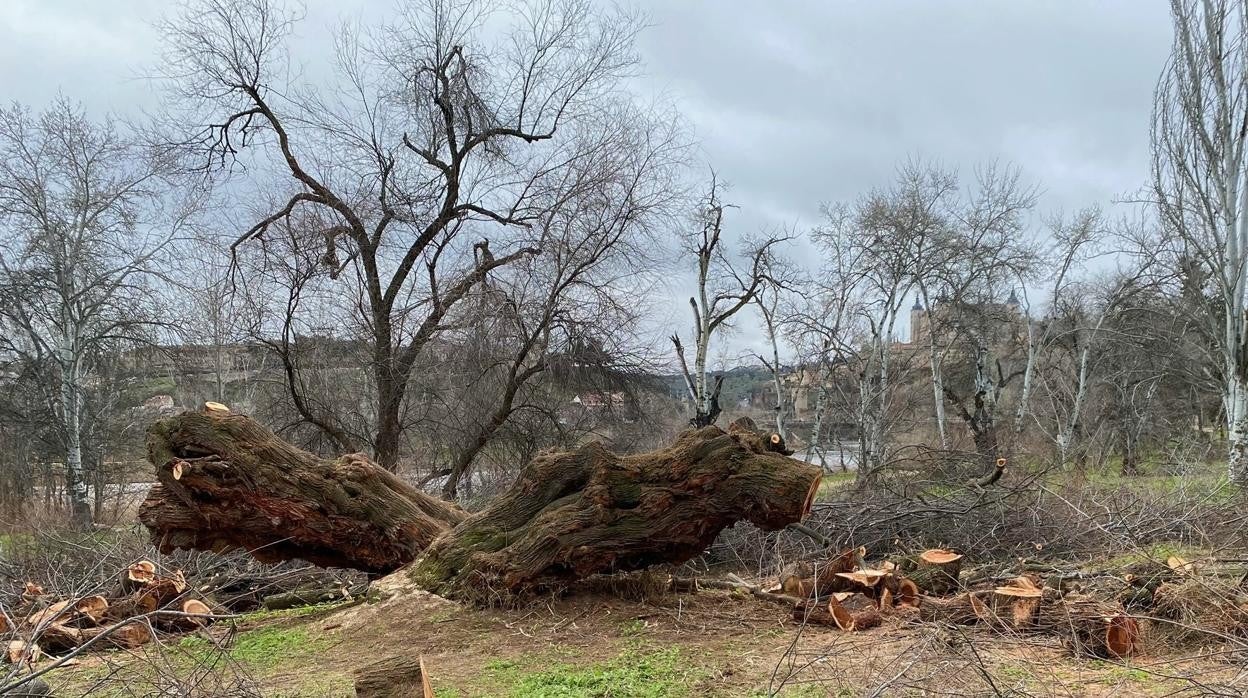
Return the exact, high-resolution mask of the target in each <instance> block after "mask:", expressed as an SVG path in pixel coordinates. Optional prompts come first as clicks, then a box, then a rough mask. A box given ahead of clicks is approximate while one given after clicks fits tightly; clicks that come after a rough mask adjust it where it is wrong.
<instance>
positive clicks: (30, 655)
mask: <svg viewBox="0 0 1248 698" xmlns="http://www.w3.org/2000/svg"><path fill="white" fill-rule="evenodd" d="M42 656H43V650H42V649H41V648H40V647H39V644H38V643H35V642H27V641H25V640H9V644H8V646H7V647H5V652H4V659H5V661H6V662H7V663H9V664H34V663H35V662H37V661H39V658H40V657H42Z"/></svg>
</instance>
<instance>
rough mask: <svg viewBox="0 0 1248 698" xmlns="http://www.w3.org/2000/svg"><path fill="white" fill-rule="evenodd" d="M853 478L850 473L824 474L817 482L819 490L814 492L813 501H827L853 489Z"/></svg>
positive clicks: (852, 474) (853, 475)
mask: <svg viewBox="0 0 1248 698" xmlns="http://www.w3.org/2000/svg"><path fill="white" fill-rule="evenodd" d="M855 477H856V475H855V474H854V473H852V472H849V473H824V474H823V479H822V480H820V481H819V490H818V491H817V492H815V499H816V500H820V499H828V498H830V497H834V496H836V495H837V494H839V493H840V492H843V491H844V490H847V489H849V488H850V487H853V486H854V478H855Z"/></svg>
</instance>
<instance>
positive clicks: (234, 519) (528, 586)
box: [139, 411, 820, 598]
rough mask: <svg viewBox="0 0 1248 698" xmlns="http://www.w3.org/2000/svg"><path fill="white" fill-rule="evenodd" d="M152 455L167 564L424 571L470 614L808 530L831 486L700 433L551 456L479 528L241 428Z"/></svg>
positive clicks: (421, 577)
mask: <svg viewBox="0 0 1248 698" xmlns="http://www.w3.org/2000/svg"><path fill="white" fill-rule="evenodd" d="M148 450H149V454H148V456H149V459H150V460H151V462H152V463H153V465H155V466H156V472H157V478H158V479H159V482H160V484H159V486H157V487H154V488H153V490H152V492H151V494H150V495H149V496H148V499H147V501H146V502H144V504H143V508H142V510H141V511H140V515H139V517H140V520H141V521H142V522H143V523H144V524H145V525H146V526H147V527H148V529H149V530H150V531H151V533H152V537H153V540H154V541H155V542H156V543H157V544H158V545H159V546H160V548H161V549H162V550H163V551H168V550H172V549H174V548H193V549H201V550H205V549H206V550H216V551H222V550H227V549H232V548H244V549H247V550H249V551H251V552H252V553H253V554H254V555H256V556H257V557H259V558H261V559H264V560H280V559H289V558H302V559H305V560H308V561H310V562H313V563H316V564H320V565H325V566H339V567H352V568H356V569H361V570H366V571H370V572H389V571H393V570H395V569H398V568H399V567H402V566H403V565H406V564H408V563H413V562H414V564H413V565H412V568H411V574H412V576H413V578H414V579H415V580H416V581H417V582H418V583H420V584H421V585H422V586H423V587H424V588H426V589H428V590H430V591H434V592H437V593H441V594H444V595H452V596H458V597H460V598H477V597H480V596H481V595H482V594H492V593H495V592H499V591H505V592H518V591H528V590H539V589H543V588H547V587H549V586H552V585H558V584H560V583H563V582H566V581H568V580H572V579H579V578H583V577H586V576H589V575H592V574H597V573H603V572H612V571H617V570H635V569H641V568H644V567H647V566H649V565H653V564H656V563H681V562H684V561H686V560H689V559H690V558H692V557H694V556H696V555H698V554H699V553H701V552H702V551H703V550H704V549H705V548H706V547H707V546H708V545H709V544H710V543H711V541H713V540H714V538H715V536H716V535H718V534H719V532H720V531H721V530H723V529H724V528H725V527H727V526H731V525H732V524H734V523H736V522H737V521H742V520H744V521H749V522H751V523H753V524H755V525H758V526H760V527H762V528H764V529H770V530H774V529H780V528H783V527H784V526H787V525H788V524H790V523H795V522H797V521H800V520H801V518H802V517H803V516H804V515H805V514H806V512H807V511H808V510H809V508H810V505H811V502H812V500H813V498H814V494H815V492H816V491H817V489H818V486H819V479H820V471H819V469H818V468H815V467H813V466H810V465H807V464H805V463H802V462H800V461H797V460H794V459H792V458H788V457H785V456H783V455H781V454H777V453H774V452H772V451H771V450H770V448H769V444H767V443H764V439H762V438H760V437H759V435H758V434H756V433H754V432H752V431H749V430H743V429H737V430H733V431H732V432H731V433H726V432H724V431H723V430H721V429H718V428H716V427H704V428H702V429H697V430H689V431H686V432H684V433H683V434H681V435H680V436H679V437H678V438H677V439H676V442H675V443H673V444H672V445H671V446H669V447H667V448H665V449H661V450H658V451H654V452H651V453H644V454H638V455H630V456H621V455H616V454H614V453H611V452H609V451H607V450H606V449H605V448H604V447H603V446H602V445H601V444H599V443H596V442H595V443H590V444H587V445H585V446H582V447H580V448H579V449H577V450H575V451H567V452H548V453H544V454H542V455H539V456H538V457H537V458H535V459H533V461H532V462H530V463H529V464H528V465H527V466H525V467H524V468H523V469H522V470H521V472H520V475H519V477H518V478H517V480H516V482H515V484H514V485H512V487H511V488H510V489H509V490H508V491H506V492H505V493H503V494H502V495H501V496H500V497H499V498H498V499H497V500H495V501H494V502H493V503H491V504H490V505H489V506H487V507H486V508H485V509H484V510H482V511H481V512H478V513H476V514H473V515H471V516H470V515H468V514H466V513H465V512H464V511H462V510H461V509H459V508H458V507H456V506H455V505H453V504H450V503H448V502H444V501H442V500H439V499H437V498H435V497H431V496H429V495H427V494H425V493H423V492H420V491H418V490H416V489H415V488H412V487H410V486H408V485H406V484H405V483H403V482H402V481H401V480H399V479H398V478H396V477H395V476H393V475H391V474H390V473H387V472H386V471H384V470H382V469H381V468H380V467H377V466H376V465H374V464H373V463H372V462H371V461H369V460H368V459H367V458H365V457H364V456H362V455H359V454H353V455H348V456H342V457H340V458H337V459H334V460H326V459H321V458H317V457H316V456H314V455H312V454H310V453H307V452H305V451H302V450H300V449H298V448H295V447H294V446H292V445H290V444H288V443H286V442H284V441H282V440H281V439H279V438H277V437H276V436H274V435H273V434H272V433H271V432H270V431H268V430H267V429H265V428H264V427H262V426H260V425H259V424H257V423H256V422H254V421H252V420H251V419H249V418H247V417H245V416H241V415H232V414H228V413H227V414H222V413H221V412H220V411H214V412H211V413H209V412H201V413H193V412H187V413H183V414H181V415H178V416H176V417H173V418H170V419H166V420H163V421H161V422H158V423H157V424H156V425H154V426H153V427H152V428H151V430H150V431H149V440H148Z"/></svg>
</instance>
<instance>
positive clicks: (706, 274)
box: [671, 173, 787, 427]
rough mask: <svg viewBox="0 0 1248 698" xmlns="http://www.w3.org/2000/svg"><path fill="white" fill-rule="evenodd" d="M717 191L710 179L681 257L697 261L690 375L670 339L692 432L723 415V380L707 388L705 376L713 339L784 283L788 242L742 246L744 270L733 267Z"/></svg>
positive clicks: (674, 337) (715, 182) (774, 240)
mask: <svg viewBox="0 0 1248 698" xmlns="http://www.w3.org/2000/svg"><path fill="white" fill-rule="evenodd" d="M719 187H720V185H719V181H718V179H717V177H716V176H715V174H714V173H712V175H711V184H710V188H709V190H708V191H707V194H706V198H705V199H704V200H703V201H702V203H701V205H700V206H699V209H698V215H697V217H696V218H695V225H694V230H693V231H692V232H691V233H690V234H688V235H686V236H685V242H686V246H685V251H686V252H688V253H689V254H690V255H692V256H693V257H694V259H696V260H697V265H698V275H697V294H696V295H695V296H692V297H690V298H689V306H690V308H691V309H692V311H693V346H694V354H693V369H692V370H690V368H689V361H688V359H687V358H686V357H685V347H684V344H682V343H681V341H680V334H679V333H677V334H673V335H672V337H671V339H672V345H673V346H674V347H675V349H676V358H677V360H678V361H679V362H680V371H681V375H682V376H683V377H684V379H685V387H686V388H687V389H688V391H689V398H690V399H691V400H692V401H693V406H694V416H693V418H692V419H690V420H689V422H690V424H692V425H694V426H695V427H704V426H708V425H711V424H714V423H715V420H716V419H717V418H718V417H719V413H720V411H721V410H720V406H719V392H720V389H721V388H722V386H723V377H722V376H720V377H719V378H718V379H717V380H716V382H715V385H714V386H711V385H710V384H709V381H708V379H709V375H708V373H707V370H706V362H707V358H708V357H709V355H710V348H711V340H712V338H713V337H714V336H715V333H716V332H718V331H720V330H721V329H724V328H726V327H728V326H729V321H730V320H731V319H732V318H733V316H735V315H736V314H737V313H739V312H741V311H742V310H743V309H745V308H746V306H748V305H749V304H750V303H751V302H752V301H753V300H754V299H755V298H756V297H757V296H758V294H759V293H760V292H761V291H762V289H763V288H764V287H765V286H766V285H767V284H782V283H783V280H781V279H779V278H777V277H775V276H773V275H772V272H773V270H774V268H775V266H776V264H777V260H776V253H775V247H776V245H778V244H779V243H781V242H783V241H784V240H785V239H787V238H782V237H774V236H773V237H768V238H765V239H761V240H749V239H747V240H745V244H744V247H745V250H744V252H743V253H742V255H741V257H742V259H743V260H744V265H742V264H740V263H738V262H736V261H734V260H733V256H732V253H731V252H730V251H727V250H725V247H724V239H723V223H724V212H725V210H726V209H728V208H731V206H730V205H728V204H725V203H723V201H721V200H720V196H719Z"/></svg>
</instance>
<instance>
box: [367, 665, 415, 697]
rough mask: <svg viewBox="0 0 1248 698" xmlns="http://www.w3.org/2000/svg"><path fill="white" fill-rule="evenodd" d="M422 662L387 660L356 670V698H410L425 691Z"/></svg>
mask: <svg viewBox="0 0 1248 698" xmlns="http://www.w3.org/2000/svg"><path fill="white" fill-rule="evenodd" d="M423 683H424V671H423V670H422V667H421V662H420V659H419V658H417V657H409V656H403V655H399V656H397V657H386V658H385V659H380V660H377V661H375V662H373V663H371V664H366V665H365V666H362V667H360V668H359V669H356V670H355V695H356V698H409V696H415V695H419V694H420V692H422V691H423Z"/></svg>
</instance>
